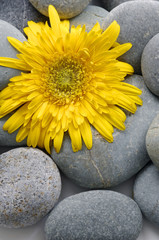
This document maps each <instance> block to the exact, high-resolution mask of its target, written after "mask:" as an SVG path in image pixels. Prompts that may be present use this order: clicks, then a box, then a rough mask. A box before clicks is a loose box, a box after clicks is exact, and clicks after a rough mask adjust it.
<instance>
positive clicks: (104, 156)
mask: <svg viewBox="0 0 159 240" xmlns="http://www.w3.org/2000/svg"><path fill="white" fill-rule="evenodd" d="M127 82H129V83H130V84H132V85H135V86H137V87H138V88H140V89H141V90H142V91H143V94H142V96H141V98H142V99H143V106H142V107H138V109H137V111H136V113H135V114H134V115H133V114H127V119H126V122H125V125H126V130H125V131H119V130H117V129H114V133H113V137H114V142H113V143H108V142H107V141H106V140H105V139H104V138H103V137H102V136H101V135H100V134H99V133H98V132H97V131H96V130H95V129H94V128H93V127H92V135H93V147H92V149H91V150H88V149H87V148H86V147H85V146H84V144H83V147H82V150H81V151H78V152H76V153H74V152H73V151H72V147H71V142H70V138H69V137H68V135H65V137H64V141H63V146H62V149H61V151H60V153H59V154H56V153H55V151H54V149H52V157H53V159H54V161H55V162H56V164H57V165H58V167H59V168H60V169H61V170H62V171H63V172H64V174H65V175H67V176H68V177H69V178H70V179H72V180H73V181H74V182H75V183H76V184H78V185H80V186H83V187H86V188H91V189H93V188H108V187H111V186H115V185H118V184H119V183H121V182H123V181H125V180H127V179H129V178H130V177H131V176H133V175H134V174H136V173H137V172H138V171H139V170H140V169H141V168H142V167H144V165H145V164H146V163H147V162H148V161H149V157H148V154H147V151H146V144H145V138H146V133H147V130H148V128H149V125H150V123H151V121H152V119H153V118H154V117H155V116H156V113H159V99H158V98H157V97H156V96H155V95H153V94H152V93H151V92H150V91H149V90H148V89H147V87H146V85H145V84H144V81H143V77H141V76H138V75H134V76H130V77H128V78H127Z"/></svg>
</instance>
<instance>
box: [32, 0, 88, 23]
mask: <svg viewBox="0 0 159 240" xmlns="http://www.w3.org/2000/svg"><path fill="white" fill-rule="evenodd" d="M29 1H30V2H31V4H32V5H33V6H34V7H35V8H36V9H37V10H38V11H39V12H40V13H42V14H43V15H45V16H48V6H49V5H50V4H51V5H53V6H54V7H55V8H56V9H57V11H58V14H59V16H60V18H61V19H67V18H72V17H75V16H77V15H78V14H80V13H81V12H82V11H83V10H84V9H85V8H86V7H87V5H88V4H89V3H90V1H91V0H69V1H65V0H29Z"/></svg>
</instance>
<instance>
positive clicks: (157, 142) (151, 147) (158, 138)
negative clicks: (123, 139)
mask: <svg viewBox="0 0 159 240" xmlns="http://www.w3.org/2000/svg"><path fill="white" fill-rule="evenodd" d="M146 148H147V152H148V154H149V156H150V158H151V160H152V161H153V163H154V164H155V165H156V167H158V168H159V114H157V116H156V117H155V118H154V119H153V121H152V123H151V125H150V127H149V129H148V131H147V135H146Z"/></svg>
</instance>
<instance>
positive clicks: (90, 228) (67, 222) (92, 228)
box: [45, 190, 142, 240]
mask: <svg viewBox="0 0 159 240" xmlns="http://www.w3.org/2000/svg"><path fill="white" fill-rule="evenodd" d="M141 229H142V215H141V212H140V209H139V207H138V206H137V204H136V203H135V202H134V201H133V200H132V199H131V198H129V197H127V196H125V195H123V194H121V193H117V192H113V191H102V190H96V191H89V192H83V193H79V194H76V195H74V196H71V197H68V198H65V199H64V200H63V201H62V202H60V203H59V204H58V205H57V206H56V207H55V208H54V209H53V211H52V212H51V214H50V216H49V217H48V219H47V220H46V223H45V235H46V240H61V239H69V240H75V239H76V240H90V239H91V240H104V239H105V240H126V239H127V240H136V239H137V237H138V235H139V233H140V231H141Z"/></svg>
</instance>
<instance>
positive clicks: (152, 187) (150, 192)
mask: <svg viewBox="0 0 159 240" xmlns="http://www.w3.org/2000/svg"><path fill="white" fill-rule="evenodd" d="M158 186H159V170H158V169H157V168H156V167H155V166H154V165H153V164H151V165H149V166H147V167H146V168H144V169H143V171H141V173H139V174H138V176H137V178H136V180H135V185H134V199H135V201H136V202H137V204H138V205H139V207H140V209H141V211H142V212H143V214H144V216H145V217H146V218H147V219H148V220H149V221H151V222H152V223H154V224H156V225H157V226H159V191H158Z"/></svg>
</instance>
